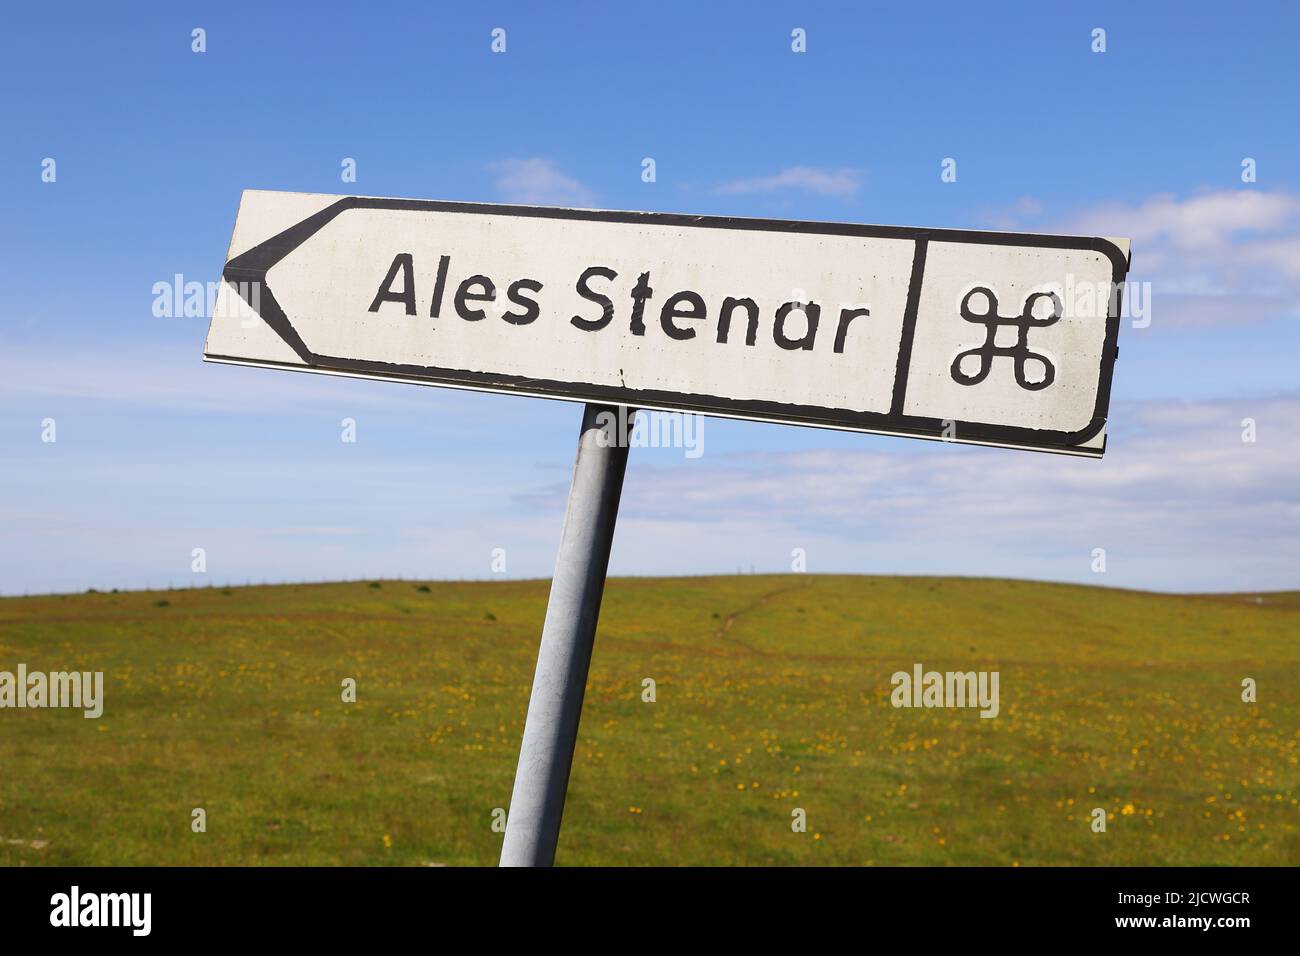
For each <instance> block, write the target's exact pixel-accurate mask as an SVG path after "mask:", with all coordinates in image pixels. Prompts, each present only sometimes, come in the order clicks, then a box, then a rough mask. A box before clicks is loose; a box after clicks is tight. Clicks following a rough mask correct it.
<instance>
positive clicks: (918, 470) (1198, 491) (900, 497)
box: [620, 394, 1300, 590]
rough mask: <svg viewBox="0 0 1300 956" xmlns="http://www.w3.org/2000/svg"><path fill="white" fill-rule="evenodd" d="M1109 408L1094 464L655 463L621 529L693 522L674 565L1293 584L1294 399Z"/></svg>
mask: <svg viewBox="0 0 1300 956" xmlns="http://www.w3.org/2000/svg"><path fill="white" fill-rule="evenodd" d="M1114 412H1115V415H1114V418H1115V421H1117V422H1120V423H1122V426H1121V427H1119V428H1117V429H1116V430H1115V431H1114V433H1113V434H1112V436H1111V439H1110V448H1109V450H1108V451H1107V453H1106V457H1105V458H1104V459H1102V460H1101V461H1085V460H1080V459H1075V458H1067V457H1062V456H1055V455H1040V454H1029V453H1024V452H1009V451H1005V450H999V449H980V448H969V447H957V448H954V447H947V446H939V445H936V446H934V447H933V448H921V447H918V446H915V445H910V447H907V448H902V447H899V446H898V445H897V443H893V444H892V445H891V444H886V440H881V441H880V442H872V441H871V440H870V439H865V440H864V443H869V445H868V447H864V448H862V449H861V450H858V449H854V450H823V451H803V452H786V453H753V454H742V455H729V456H720V457H717V458H710V457H707V456H706V458H704V459H701V460H699V461H698V462H695V463H691V464H689V465H682V466H676V467H664V466H658V467H655V466H649V469H648V470H652V473H651V474H642V475H640V476H639V480H635V481H633V480H629V482H628V485H627V487H626V488H625V490H624V494H623V508H622V512H623V516H622V517H621V518H620V528H622V527H623V526H624V525H625V524H627V523H629V522H630V523H633V524H632V526H633V527H643V528H646V529H648V530H647V531H646V532H645V536H646V538H647V539H649V540H654V539H655V538H656V537H662V536H663V535H662V534H659V535H656V534H655V532H654V530H653V529H654V528H655V527H656V525H658V524H659V523H660V522H680V521H682V520H683V519H689V523H690V524H691V525H693V526H694V527H695V529H696V534H695V538H698V539H699V541H700V542H701V544H700V547H701V548H707V549H708V550H707V551H697V550H696V546H695V545H692V546H691V547H689V548H687V547H679V550H678V551H677V553H678V554H679V555H680V554H690V555H692V558H693V559H695V558H697V557H698V555H700V554H704V553H710V552H713V551H717V550H718V547H719V545H720V544H721V543H723V542H725V543H727V544H729V545H730V546H731V548H732V549H733V551H734V552H735V553H737V554H755V553H766V554H767V555H769V558H768V564H767V565H766V566H767V567H768V568H769V569H770V568H771V566H772V562H773V561H777V562H779V561H780V559H781V557H782V555H788V553H789V551H790V549H791V548H794V547H805V548H809V552H810V555H811V554H813V549H812V548H811V546H810V544H809V543H810V542H816V558H817V560H816V562H814V563H815V564H816V569H818V570H841V571H862V570H879V571H884V572H887V573H897V572H900V571H907V572H913V573H960V574H980V573H994V572H995V571H996V573H999V574H1007V575H1011V576H1016V577H1030V578H1034V577H1046V578H1056V579H1064V580H1081V581H1089V582H1091V583H1096V584H1105V585H1112V586H1124V587H1143V588H1146V587H1150V588H1163V589H1170V590H1185V589H1206V590H1215V589H1233V588H1238V589H1256V588H1265V587H1271V588H1295V587H1296V586H1297V583H1298V582H1297V577H1298V576H1300V485H1298V484H1297V483H1296V481H1295V475H1296V474H1297V473H1300V432H1297V430H1296V429H1294V428H1292V427H1291V423H1292V422H1293V421H1295V420H1296V418H1297V417H1298V416H1300V394H1291V395H1282V396H1275V397H1271V398H1257V399H1241V400H1233V401H1215V402H1197V403H1182V402H1150V403H1146V402H1144V403H1130V404H1120V405H1118V406H1117V407H1116V409H1114ZM1245 417H1251V418H1254V419H1255V420H1256V422H1257V428H1258V440H1257V441H1256V442H1255V443H1253V444H1252V443H1246V442H1243V441H1242V428H1241V421H1242V419H1243V418H1245ZM737 528H744V529H747V530H745V531H744V532H742V533H740V534H738V533H737V531H736V529H737ZM620 534H622V531H620ZM710 540H712V541H713V544H711V545H709V544H707V542H708V541H710ZM757 542H770V543H768V544H759V543H757ZM625 543H627V542H625ZM678 543H679V545H681V544H682V542H681V541H679V542H678ZM638 544H641V547H640V548H639V549H638V550H639V552H640V553H645V551H646V550H648V543H645V542H638ZM1094 547H1102V548H1105V549H1107V552H1108V554H1109V557H1110V563H1111V566H1112V567H1111V572H1112V573H1110V574H1109V576H1107V575H1095V576H1094V575H1093V574H1092V572H1091V568H1090V561H1091V551H1092V549H1093V548H1094ZM689 563H692V562H688V564H689ZM724 569H725V565H724Z"/></svg>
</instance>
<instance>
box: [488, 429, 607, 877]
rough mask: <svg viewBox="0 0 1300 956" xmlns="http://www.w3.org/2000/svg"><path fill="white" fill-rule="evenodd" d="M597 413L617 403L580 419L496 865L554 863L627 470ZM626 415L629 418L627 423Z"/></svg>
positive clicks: (540, 864)
mask: <svg viewBox="0 0 1300 956" xmlns="http://www.w3.org/2000/svg"><path fill="white" fill-rule="evenodd" d="M602 412H603V413H606V414H607V415H609V416H612V420H613V421H615V422H617V421H618V420H619V418H618V411H617V409H615V408H613V407H610V406H607V405H595V404H589V405H587V406H586V410H585V411H584V413H583V416H582V432H581V434H580V435H579V437H578V458H577V461H576V462H575V463H574V466H573V484H572V486H571V487H570V489H569V504H568V508H567V509H566V511H565V513H564V530H563V531H562V532H561V534H560V552H559V555H558V556H557V557H556V559H555V576H554V577H553V578H552V579H551V596H550V599H549V600H548V602H547V605H546V622H545V623H544V624H543V626H542V644H541V647H540V649H539V650H538V652H537V670H536V672H535V673H534V674H533V692H532V696H531V697H530V698H529V701H528V716H527V717H526V718H525V721H524V739H523V743H522V745H521V746H520V748H519V766H518V768H517V769H516V770H515V788H514V793H513V794H512V795H511V797H510V810H509V815H508V817H507V819H506V836H505V842H504V843H503V844H502V846H501V865H502V866H550V865H551V864H552V863H553V862H554V861H555V844H556V841H558V840H559V837H560V818H561V816H562V815H563V813H564V795H565V791H566V790H567V789H568V786H569V770H570V768H571V767H572V765H573V748H574V746H575V744H576V743H577V739H578V721H579V720H580V719H581V717H582V697H583V693H584V691H585V690H586V685H587V668H588V667H589V666H590V664H591V649H592V645H593V644H594V643H595V640H596V620H597V618H599V616H600V599H601V595H602V594H603V593H604V590H605V571H606V569H607V568H608V566H609V552H610V547H611V546H612V545H613V543H614V523H615V521H617V519H618V500H619V496H620V495H621V494H622V491H623V473H624V471H626V469H627V453H628V448H627V445H628V442H627V441H626V435H624V434H621V433H620V434H618V436H617V440H616V441H609V440H604V439H602V434H606V433H605V432H604V429H603V428H602V426H601V424H600V421H599V419H600V416H601V413H602ZM632 418H633V416H631V415H629V416H628V421H629V423H630V422H631V421H632Z"/></svg>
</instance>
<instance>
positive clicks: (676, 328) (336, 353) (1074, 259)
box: [205, 190, 1128, 456]
mask: <svg viewBox="0 0 1300 956" xmlns="http://www.w3.org/2000/svg"><path fill="white" fill-rule="evenodd" d="M1127 269H1128V243H1127V241H1125V240H1119V239H1103V238H1073V237H1066V236H1039V235H1014V234H1007V233H994V232H967V231H954V230H944V229H912V228H901V227H892V226H859V225H844V224H837V223H820V222H786V221H770V220H762V219H730V218H713V217H707V216H684V215H665V214H658V213H636V212H607V211H598V210H578V209H552V208H539V207H522V206H496V205H479V204H472V203H456V202H431V201H420V200H406V199H369V198H363V197H354V196H347V197H339V196H323V195H313V194H305V193H280V192H263V191H254V190H250V191H247V192H245V193H244V195H243V199H242V201H241V203H240V207H239V215H238V218H237V220H236V222H235V231H234V238H233V239H232V241H231V246H230V254H229V258H228V261H227V263H226V267H225V271H224V279H225V281H224V282H223V284H222V288H221V291H220V293H219V295H218V298H217V302H216V307H215V309H214V315H213V319H212V325H211V328H210V330H209V333H208V340H207V346H206V349H205V356H206V358H207V359H208V360H209V361H215V362H230V363H238V364H251V365H262V366H274V367H278V368H292V369H300V370H307V371H316V372H328V373H335V374H345V375H355V376H361V377H366V378H382V379H393V380H398V381H405V382H418V383H423V384H428V385H445V386H453V387H458V388H472V389H483V390H488V391H496V392H507V393H512V394H521V395H537V396H544V397H548V398H563V399H571V400H577V401H590V402H602V403H606V404H622V405H629V406H635V407H638V408H658V409H672V410H687V411H697V412H701V413H705V414H709V415H721V416H729V417H734V418H747V419H757V420H761V421H772V422H784V423H794V424H803V425H817V426H823V427H831V428H842V429H850V430H856V431H864V432H875V433H880V434H892V435H907V436H913V437H923V438H938V439H946V440H952V441H958V442H968V443H977V444H990V445H1001V446H1008V447H1017V448H1029V449H1039V450H1046V451H1057V452H1067V453H1073V454H1083V455H1093V456H1099V455H1100V454H1101V453H1102V451H1103V450H1104V449H1105V430H1106V416H1107V406H1108V403H1109V397H1110V383H1111V372H1112V368H1113V365H1114V361H1115V358H1116V355H1117V352H1118V349H1117V344H1116V339H1117V334H1118V331H1119V288H1120V287H1121V284H1122V282H1123V280H1124V277H1125V274H1126V272H1127Z"/></svg>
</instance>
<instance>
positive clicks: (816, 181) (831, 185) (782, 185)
mask: <svg viewBox="0 0 1300 956" xmlns="http://www.w3.org/2000/svg"><path fill="white" fill-rule="evenodd" d="M861 188H862V171H861V170H858V169H848V168H840V169H818V168H817V167H814V166H790V167H787V168H785V169H783V170H781V171H780V172H778V173H777V174H776V175H774V176H757V177H754V178H752V179H733V180H731V181H729V182H725V183H723V184H722V185H720V186H718V188H717V192H720V193H727V194H744V193H770V192H777V191H778V190H783V189H798V190H803V191H804V192H810V193H814V194H815V195H818V196H839V197H841V198H844V197H849V196H855V195H857V193H858V190H860V189H861Z"/></svg>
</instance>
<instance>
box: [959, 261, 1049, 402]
mask: <svg viewBox="0 0 1300 956" xmlns="http://www.w3.org/2000/svg"><path fill="white" fill-rule="evenodd" d="M975 295H983V296H984V297H985V300H986V301H987V302H988V311H987V312H984V313H982V314H981V313H978V312H973V311H971V307H970V300H971V298H972V297H973V296H975ZM1039 299H1050V300H1051V303H1052V314H1051V315H1049V316H1047V317H1046V318H1042V319H1039V318H1035V317H1034V305H1035V304H1036V303H1037V302H1038V300H1039ZM1061 311H1062V309H1061V299H1060V296H1058V295H1057V294H1056V293H1055V292H1035V293H1033V294H1032V295H1031V296H1029V298H1027V299H1025V308H1024V311H1023V312H1021V313H1020V315H1016V316H1011V317H1010V318H1007V317H1004V316H1001V315H998V297H997V296H995V295H994V294H993V290H992V289H986V288H985V287H984V286H977V287H976V288H974V289H971V290H970V291H969V292H967V293H966V297H965V298H963V299H962V300H961V317H962V318H963V319H965V320H966V321H967V322H977V323H982V324H983V325H984V326H985V328H986V329H987V334H986V335H985V337H984V344H983V345H980V346H978V347H977V348H973V349H967V350H966V351H965V352H962V353H961V354H960V355H958V356H957V357H956V358H955V359H953V363H952V377H953V381H955V382H957V383H959V384H961V385H978V384H979V383H980V382H982V381H984V379H986V378H988V375H989V372H990V371H992V369H993V359H994V358H996V357H997V356H999V355H1002V356H1006V357H1008V358H1012V359H1014V360H1015V365H1016V384H1017V385H1019V386H1020V387H1021V388H1024V389H1028V390H1029V391H1031V392H1037V391H1039V390H1040V389H1044V388H1047V386H1049V385H1051V384H1052V382H1053V381H1054V380H1055V379H1056V368H1055V367H1054V366H1053V365H1052V363H1051V361H1050V360H1049V359H1048V358H1047V356H1046V355H1041V354H1039V353H1038V352H1031V351H1029V330H1030V328H1033V327H1035V326H1039V327H1041V326H1045V325H1052V324H1053V323H1055V322H1057V321H1059V320H1060V318H1061ZM1004 327H1008V328H1014V329H1016V331H1017V332H1018V335H1017V337H1016V344H1015V345H998V344H997V342H996V339H997V334H998V329H1000V328H1004ZM969 355H974V356H977V357H978V358H979V360H980V367H979V371H978V372H976V373H975V374H974V375H967V374H966V373H965V372H963V371H962V369H961V363H962V360H963V359H965V358H966V357H967V356H969ZM1029 359H1033V360H1034V361H1035V362H1041V363H1042V364H1043V377H1042V378H1041V379H1040V380H1039V381H1037V382H1031V381H1029V380H1028V379H1027V378H1026V377H1025V362H1026V361H1027V360H1029Z"/></svg>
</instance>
